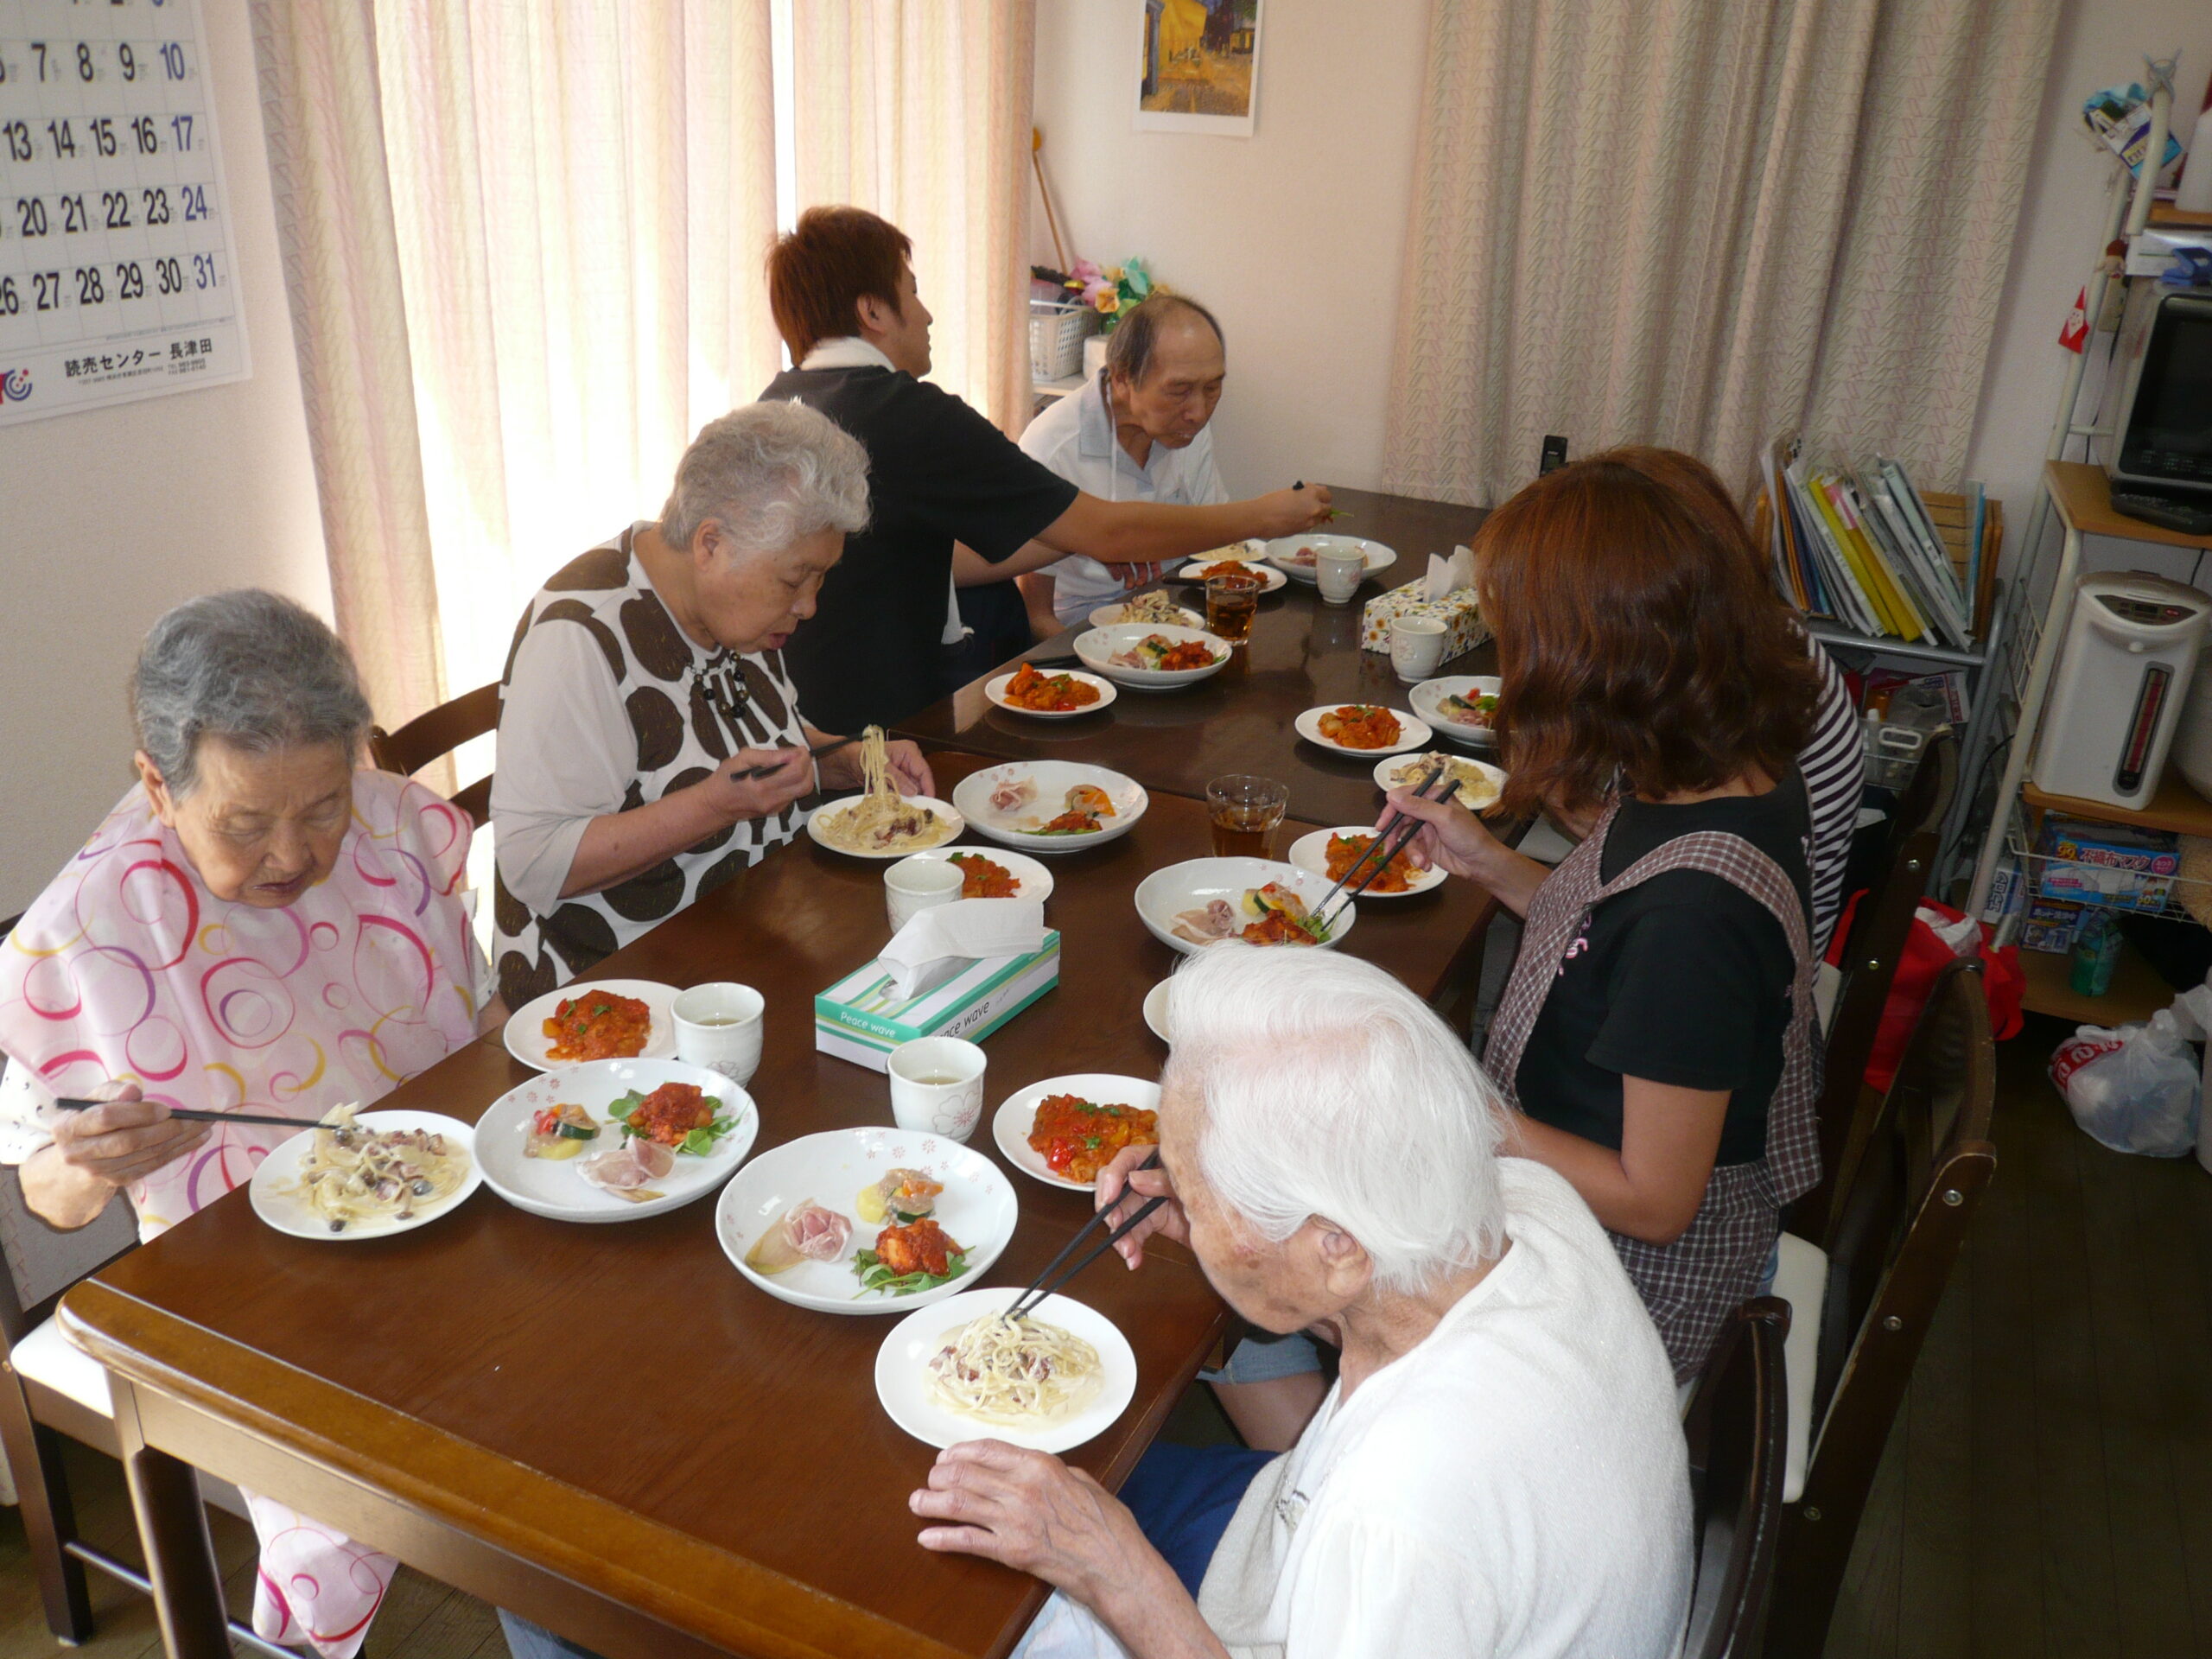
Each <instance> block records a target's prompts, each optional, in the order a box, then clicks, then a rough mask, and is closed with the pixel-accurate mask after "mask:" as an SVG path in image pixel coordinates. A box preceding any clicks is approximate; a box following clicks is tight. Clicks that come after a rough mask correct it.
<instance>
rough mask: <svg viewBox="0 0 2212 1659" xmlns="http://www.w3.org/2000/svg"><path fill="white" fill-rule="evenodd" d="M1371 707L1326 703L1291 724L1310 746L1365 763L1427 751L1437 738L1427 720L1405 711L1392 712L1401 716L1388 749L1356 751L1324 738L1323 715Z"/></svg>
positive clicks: (1348, 746)
mask: <svg viewBox="0 0 2212 1659" xmlns="http://www.w3.org/2000/svg"><path fill="white" fill-rule="evenodd" d="M1372 707H1374V705H1373V704H1372V703H1352V702H1331V703H1324V704H1323V705H1322V706H1321V707H1320V708H1319V709H1307V710H1306V712H1305V713H1304V714H1302V715H1300V716H1299V717H1298V718H1297V719H1296V720H1294V721H1291V724H1292V725H1293V726H1294V727H1295V728H1297V731H1298V734H1299V735H1300V737H1302V738H1304V739H1305V740H1306V741H1307V742H1308V743H1313V744H1316V745H1318V746H1319V747H1322V748H1325V749H1333V750H1335V751H1336V752H1337V753H1338V754H1349V755H1351V756H1353V757H1355V758H1356V759H1358V760H1365V759H1367V757H1368V756H1370V755H1371V754H1403V753H1405V752H1406V751H1407V750H1408V749H1421V748H1426V747H1428V741H1429V739H1430V738H1432V737H1433V736H1435V735H1436V734H1435V733H1433V732H1432V731H1430V730H1429V729H1428V722H1427V721H1424V720H1419V719H1416V718H1415V717H1414V716H1413V715H1409V714H1408V713H1407V712H1406V711H1405V710H1404V709H1391V710H1390V712H1391V713H1392V714H1394V715H1396V716H1397V717H1398V741H1396V742H1395V743H1393V744H1391V745H1390V746H1389V747H1388V748H1383V749H1355V748H1353V747H1351V745H1350V744H1349V743H1339V742H1338V741H1336V740H1335V739H1334V738H1329V737H1324V736H1322V735H1321V716H1322V715H1333V714H1334V713H1336V712H1337V710H1338V709H1359V708H1372Z"/></svg>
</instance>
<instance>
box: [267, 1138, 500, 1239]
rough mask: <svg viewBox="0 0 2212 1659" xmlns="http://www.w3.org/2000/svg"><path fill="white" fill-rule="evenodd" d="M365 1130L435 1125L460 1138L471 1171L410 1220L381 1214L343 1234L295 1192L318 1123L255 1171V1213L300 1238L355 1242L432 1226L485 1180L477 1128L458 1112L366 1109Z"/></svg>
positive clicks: (280, 1229) (274, 1152) (455, 1140)
mask: <svg viewBox="0 0 2212 1659" xmlns="http://www.w3.org/2000/svg"><path fill="white" fill-rule="evenodd" d="M353 1121H354V1122H356V1123H358V1124H359V1125H360V1126H361V1128H365V1129H383V1130H385V1131H387V1132H390V1131H393V1130H398V1129H429V1130H430V1131H432V1132H433V1133H435V1134H438V1135H444V1136H445V1137H446V1138H447V1139H448V1141H453V1142H454V1143H455V1144H456V1145H458V1146H459V1147H460V1148H461V1153H462V1154H463V1155H464V1156H466V1157H467V1160H468V1173H467V1175H465V1176H463V1177H462V1178H461V1185H459V1186H458V1187H456V1188H454V1192H453V1193H452V1195H451V1196H450V1197H448V1198H442V1199H441V1200H440V1201H439V1202H438V1203H437V1204H436V1205H434V1206H432V1207H431V1208H429V1209H427V1210H418V1211H416V1212H415V1213H414V1214H413V1215H412V1216H410V1217H408V1218H407V1219H406V1220H404V1221H401V1220H399V1219H397V1217H391V1216H379V1217H372V1218H371V1219H370V1220H367V1221H364V1222H359V1223H357V1224H354V1225H353V1226H350V1227H348V1228H346V1230H345V1231H344V1232H342V1233H334V1232H332V1231H331V1230H330V1224H329V1223H328V1222H327V1221H325V1220H324V1219H323V1218H322V1217H321V1216H319V1215H317V1214H316V1213H315V1211H312V1210H310V1209H309V1208H308V1205H307V1201H306V1200H305V1199H303V1198H300V1197H299V1196H298V1195H297V1194H296V1193H295V1192H291V1191H289V1189H290V1188H291V1187H292V1186H293V1185H294V1183H296V1181H297V1180H298V1179H299V1175H300V1163H301V1160H302V1159H304V1158H305V1157H306V1156H307V1155H308V1147H310V1146H311V1145H313V1144H314V1141H315V1131H314V1129H313V1128H308V1129H306V1130H303V1131H302V1133H300V1134H298V1135H294V1136H293V1137H292V1138H291V1139H290V1140H289V1141H285V1142H283V1144H282V1145H280V1146H278V1147H276V1148H274V1149H273V1150H272V1151H271V1152H270V1154H269V1155H268V1156H267V1157H266V1158H264V1159H263V1160H261V1162H260V1165H259V1166H257V1168H256V1169H255V1170H254V1172H253V1180H252V1182H251V1193H250V1195H249V1198H250V1201H251V1204H252V1205H253V1213H254V1214H255V1215H257V1216H259V1217H261V1218H262V1220H264V1221H265V1222H267V1223H268V1224H270V1226H271V1227H274V1228H275V1229H276V1230H277V1231H278V1232H280V1233H289V1234H290V1235H291V1236H293V1237H294V1238H311V1239H314V1240H315V1242H316V1243H322V1244H351V1243H355V1242H356V1241H358V1240H360V1239H364V1238H390V1237H391V1236H392V1235H393V1234H394V1233H411V1232H413V1231H414V1230H416V1228H417V1227H427V1226H429V1224H431V1223H432V1222H434V1221H435V1220H436V1219H437V1218H438V1217H440V1216H442V1215H446V1214H448V1213H449V1212H451V1211H454V1210H457V1209H459V1208H460V1207H461V1205H462V1204H464V1203H466V1202H467V1198H468V1195H469V1194H470V1193H472V1192H475V1191H476V1189H477V1188H478V1187H480V1186H481V1185H484V1166H482V1165H481V1164H480V1163H478V1162H477V1161H476V1132H475V1131H474V1129H472V1128H469V1127H468V1125H467V1124H466V1123H464V1122H461V1120H460V1119H459V1118H457V1117H448V1116H446V1115H445V1114H444V1113H442V1112H410V1111H405V1110H403V1109H397V1108H394V1109H390V1110H387V1111H381V1112H376V1111H371V1112H362V1113H360V1114H359V1116H356V1117H355V1118H354V1120H353Z"/></svg>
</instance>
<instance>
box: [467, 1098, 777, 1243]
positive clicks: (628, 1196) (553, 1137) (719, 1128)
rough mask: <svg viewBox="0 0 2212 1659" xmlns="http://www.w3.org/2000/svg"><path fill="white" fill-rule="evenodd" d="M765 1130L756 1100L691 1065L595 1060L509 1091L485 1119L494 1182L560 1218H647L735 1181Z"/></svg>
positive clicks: (484, 1150) (481, 1144) (479, 1137)
mask: <svg viewBox="0 0 2212 1659" xmlns="http://www.w3.org/2000/svg"><path fill="white" fill-rule="evenodd" d="M759 1133H760V1113H759V1111H757V1110H756V1109H754V1107H753V1096H750V1095H748V1094H747V1093H746V1092H745V1090H742V1089H741V1088H739V1087H738V1086H737V1085H736V1084H734V1083H732V1082H731V1081H730V1080H729V1079H728V1077H724V1076H722V1075H721V1073H720V1072H719V1071H708V1070H707V1069H706V1068H705V1067H703V1066H697V1065H684V1064H683V1062H682V1061H681V1060H586V1061H583V1062H582V1063H581V1064H578V1065H558V1066H555V1067H554V1068H553V1069H552V1070H551V1071H547V1072H544V1073H543V1074H542V1075H540V1076H538V1077H532V1078H531V1080H530V1081H529V1082H528V1083H524V1084H518V1085H517V1086H516V1087H514V1088H512V1089H510V1090H507V1092H506V1093H505V1094H504V1095H501V1096H499V1099H497V1100H495V1101H493V1103H491V1104H490V1105H489V1106H487V1107H486V1108H485V1109H484V1116H482V1117H480V1118H479V1119H478V1120H477V1122H476V1162H477V1166H478V1167H479V1168H480V1169H481V1170H482V1171H483V1172H484V1184H485V1185H486V1186H488V1187H490V1188H491V1189H492V1190H493V1192H497V1193H498V1194H499V1196H500V1197H501V1198H505V1200H506V1201H507V1202H508V1203H509V1204H512V1205H514V1206H515V1208H516V1209H518V1210H527V1211H530V1213H531V1215H533V1216H544V1217H549V1218H550V1219H551V1220H554V1221H584V1222H604V1221H639V1220H642V1219H643V1218H644V1217H647V1216H658V1215H659V1214H661V1213H663V1212H664V1211H669V1210H677V1209H681V1208H682V1207H683V1205H687V1204H690V1203H691V1202H693V1201H694V1200H695V1199H698V1198H704V1197H706V1195H707V1194H708V1193H709V1192H713V1191H714V1190H715V1188H716V1187H718V1186H720V1185H721V1184H722V1183H723V1182H724V1181H726V1180H728V1179H729V1175H730V1172H731V1171H732V1170H734V1169H735V1168H736V1167H737V1166H739V1165H740V1164H741V1163H743V1162H744V1161H745V1154H747V1153H748V1152H750V1151H751V1150H752V1149H753V1137H754V1136H755V1135H758V1134H759Z"/></svg>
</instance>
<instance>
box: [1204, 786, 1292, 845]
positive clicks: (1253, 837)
mask: <svg viewBox="0 0 2212 1659" xmlns="http://www.w3.org/2000/svg"><path fill="white" fill-rule="evenodd" d="M1289 809H1290V790H1289V787H1288V785H1283V784H1279V783H1277V782H1275V780H1274V779H1272V778H1259V777H1255V776H1252V775H1251V774H1249V773H1247V772H1231V773H1230V775H1229V776H1227V777H1225V778H1217V779H1214V780H1213V781H1212V782H1211V783H1210V784H1208V785H1206V816H1207V817H1208V818H1209V819H1210V820H1211V823H1212V825H1213V854H1214V856H1215V857H1216V858H1265V857H1267V855H1268V849H1269V847H1270V846H1271V845H1272V844H1273V843H1274V834H1275V831H1276V829H1279V828H1281V824H1282V820H1283V814H1284V813H1285V812H1287V811H1288V810H1289Z"/></svg>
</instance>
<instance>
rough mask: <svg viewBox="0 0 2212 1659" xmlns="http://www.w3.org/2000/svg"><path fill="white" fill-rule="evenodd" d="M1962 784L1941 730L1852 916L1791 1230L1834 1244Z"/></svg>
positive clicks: (1914, 777)
mask: <svg viewBox="0 0 2212 1659" xmlns="http://www.w3.org/2000/svg"><path fill="white" fill-rule="evenodd" d="M1957 785H1958V749H1957V745H1955V743H1954V742H1953V741H1951V735H1950V734H1949V733H1948V732H1942V733H1938V734H1936V738H1935V739H1934V741H1931V742H1930V743H1929V745H1928V747H1927V748H1926V750H1925V751H1924V752H1923V754H1922V756H1921V761H1920V766H1919V769H1918V770H1917V771H1916V772H1914V773H1913V775H1912V782H1911V783H1910V784H1909V785H1906V787H1905V791H1904V794H1903V795H1902V796H1900V797H1899V798H1898V800H1897V816H1896V819H1895V821H1894V822H1893V823H1892V824H1891V831H1890V838H1889V842H1888V849H1887V851H1886V853H1885V857H1884V860H1883V865H1882V869H1883V874H1882V876H1881V879H1880V880H1879V881H1878V883H1877V884H1876V885H1875V886H1874V887H1871V888H1869V889H1868V890H1867V893H1866V897H1865V898H1863V899H1860V900H1859V908H1858V910H1857V911H1856V912H1853V916H1852V923H1851V931H1850V933H1849V934H1848V935H1847V937H1846V938H1845V941H1844V949H1843V951H1842V953H1841V954H1842V962H1843V976H1844V977H1843V985H1842V988H1841V989H1840V991H1839V992H1838V993H1837V995H1836V1001H1835V1008H1834V1013H1833V1014H1831V1015H1830V1016H1829V1019H1828V1022H1827V1039H1826V1059H1825V1061H1824V1063H1823V1067H1822V1071H1821V1101H1820V1107H1819V1112H1820V1131H1821V1181H1820V1185H1817V1186H1815V1188H1814V1189H1813V1190H1812V1191H1811V1192H1808V1193H1806V1194H1805V1195H1804V1196H1803V1197H1802V1198H1800V1199H1798V1200H1797V1202H1796V1204H1795V1205H1792V1206H1791V1208H1790V1211H1789V1230H1790V1231H1791V1232H1793V1233H1796V1234H1798V1235H1799V1236H1802V1237H1805V1238H1808V1239H1810V1240H1812V1241H1813V1242H1814V1243H1818V1244H1825V1243H1827V1230H1828V1225H1829V1217H1830V1213H1831V1211H1832V1207H1833V1204H1834V1195H1835V1194H1836V1193H1837V1192H1840V1191H1841V1190H1842V1184H1843V1182H1844V1180H1845V1179H1847V1176H1848V1174H1849V1172H1850V1168H1851V1165H1852V1163H1853V1160H1855V1159H1856V1158H1857V1157H1858V1156H1859V1147H1861V1146H1862V1145H1863V1144H1864V1143H1865V1141H1866V1132H1867V1129H1868V1127H1869V1125H1870V1124H1871V1123H1872V1118H1873V1115H1874V1113H1875V1111H1876V1110H1877V1109H1878V1108H1879V1106H1880V1104H1881V1098H1880V1096H1878V1095H1875V1094H1874V1093H1872V1091H1871V1090H1868V1089H1867V1088H1866V1062H1867V1060H1868V1058H1870V1057H1871V1056H1872V1053H1873V1052H1874V1037H1875V1034H1876V1033H1877V1032H1878V1030H1879V1029H1880V1027H1881V1023H1882V1009H1883V1007H1884V1006H1885V1005H1886V1004H1887V1003H1888V1001H1889V1000H1890V988H1891V985H1892V984H1893V983H1894V982H1895V981H1896V979H1897V960H1898V958H1899V957H1902V956H1903V955H1904V942H1905V937H1906V935H1908V934H1909V933H1910V932H1911V931H1912V917H1913V912H1914V911H1915V910H1916V908H1917V907H1918V906H1919V904H1920V901H1921V899H1922V898H1923V896H1924V895H1925V894H1926V893H1927V891H1928V875H1929V870H1930V869H1931V868H1934V866H1935V862H1936V850H1937V849H1938V847H1939V846H1940V844H1941V843H1942V836H1943V817H1944V814H1945V813H1947V812H1948V811H1949V810H1950V806H1951V797H1952V795H1953V793H1954V792H1955V790H1956V788H1957Z"/></svg>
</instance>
